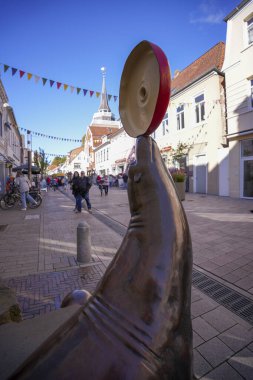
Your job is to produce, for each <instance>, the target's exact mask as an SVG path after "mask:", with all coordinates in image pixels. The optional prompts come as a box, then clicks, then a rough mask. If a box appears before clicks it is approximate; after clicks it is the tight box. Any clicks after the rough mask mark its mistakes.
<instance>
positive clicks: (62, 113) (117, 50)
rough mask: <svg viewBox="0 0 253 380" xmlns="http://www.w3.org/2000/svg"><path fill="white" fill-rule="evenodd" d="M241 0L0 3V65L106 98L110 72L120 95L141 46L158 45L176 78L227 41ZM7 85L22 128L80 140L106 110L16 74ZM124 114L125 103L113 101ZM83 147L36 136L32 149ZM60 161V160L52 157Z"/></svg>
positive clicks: (7, 76) (111, 86) (5, 78)
mask: <svg viewBox="0 0 253 380" xmlns="http://www.w3.org/2000/svg"><path fill="white" fill-rule="evenodd" d="M239 3H240V1H239V0H223V1H219V0H203V1H202V0H200V1H198V0H188V1H182V0H177V1H170V0H156V1H154V0H146V1H144V0H135V1H134V0H128V1H126V2H125V1H124V2H121V1H120V0H107V1H106V0H105V1H101V0H94V1H87V0H22V1H20V0H9V1H6V0H0V10H1V43H0V62H1V63H2V64H7V65H9V66H10V67H14V68H18V69H21V70H24V71H25V72H29V73H32V74H37V75H38V76H40V77H44V78H48V79H52V80H55V81H56V82H57V81H58V82H61V83H65V84H69V85H72V86H74V87H80V88H85V89H89V90H93V91H95V92H96V91H97V92H100V91H101V86H102V75H101V71H100V68H101V67H102V66H105V67H106V68H107V77H106V85H107V92H108V93H109V94H112V95H117V96H118V94H119V84H120V78H121V73H122V69H123V66H124V63H125V60H126V59H127V57H128V55H129V53H130V51H131V50H132V49H133V48H134V46H136V45H137V44H138V43H139V42H140V41H142V40H144V39H145V40H149V41H151V42H153V43H155V44H157V45H159V46H160V47H161V48H162V49H163V51H164V52H165V54H166V56H167V58H168V61H169V64H170V67H171V72H172V74H173V73H174V71H175V70H176V69H179V70H182V69H183V68H185V67H186V66H188V65H189V64H190V63H191V62H193V61H194V60H195V59H197V58H198V57H200V56H201V55H202V54H204V53H205V52H206V51H207V50H209V49H210V48H211V47H212V46H214V45H215V44H216V43H218V42H219V41H224V42H225V41H226V23H225V22H224V21H223V18H224V17H225V16H226V15H227V14H229V13H230V12H231V11H232V10H233V9H234V8H235V7H236V5H238V4H239ZM0 72H1V79H2V82H3V84H4V86H5V89H6V92H7V95H8V98H9V104H10V105H11V106H12V107H13V109H14V113H15V116H16V119H17V122H18V125H19V127H20V128H25V129H28V130H32V131H34V132H38V133H42V134H46V135H49V136H57V137H61V138H69V139H81V137H82V136H83V134H84V133H85V132H86V129H87V126H88V125H89V124H90V122H91V120H92V115H93V114H94V112H96V111H97V109H98V107H99V99H98V98H97V97H96V96H95V95H93V97H92V98H90V96H89V95H88V94H87V95H86V96H85V97H84V96H83V94H82V93H80V94H79V95H77V94H76V92H75V93H71V91H70V89H69V88H68V89H67V90H66V91H64V90H63V88H62V87H61V88H60V89H59V90H57V88H56V84H54V86H53V87H52V88H51V87H50V85H49V83H48V82H47V83H46V84H45V86H43V85H42V81H41V80H40V81H39V83H37V84H36V83H35V80H34V77H33V78H31V80H28V79H27V77H26V76H24V77H23V78H22V79H20V78H19V73H18V72H17V73H16V74H15V76H12V75H11V70H10V69H9V70H8V71H7V72H6V73H3V66H2V65H0ZM110 107H111V109H112V111H113V112H114V113H115V115H116V117H118V116H119V113H118V101H117V102H114V100H113V99H112V100H111V101H110ZM77 145H79V144H77V143H74V142H65V141H58V140H52V139H48V138H42V137H40V136H35V135H33V136H32V148H33V150H34V149H38V148H39V147H41V148H42V149H44V150H45V152H46V153H51V154H61V155H62V154H66V153H67V152H68V151H70V150H71V149H73V148H75V147H77ZM49 158H50V159H53V157H49Z"/></svg>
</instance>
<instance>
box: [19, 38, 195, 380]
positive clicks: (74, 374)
mask: <svg viewBox="0 0 253 380" xmlns="http://www.w3.org/2000/svg"><path fill="white" fill-rule="evenodd" d="M169 96H170V73H169V66H168V62H167V59H166V57H165V55H164V53H163V52H162V50H161V49H160V48H159V47H158V46H156V45H154V44H152V43H150V42H148V41H143V42H141V43H140V44H139V45H137V46H136V47H135V48H134V50H133V51H132V52H131V54H130V56H129V57H128V59H127V61H126V64H125V67H124V70H123V74H122V78H121V85H120V104H119V110H120V115H121V119H122V122H123V125H124V128H125V130H126V132H127V133H128V134H129V135H131V136H134V137H137V140H136V162H135V163H134V164H132V165H131V166H130V169H129V177H128V198H129V204H130V211H131V219H130V222H129V226H128V229H127V232H126V235H125V237H124V238H123V241H122V243H121V246H120V247H119V249H118V251H117V253H116V255H115V257H114V259H113V260H112V262H111V264H110V265H109V267H108V268H107V270H106V272H105V274H104V276H103V278H102V279H101V281H100V283H99V284H98V286H97V288H96V290H95V292H94V294H93V295H90V294H88V292H84V297H83V301H82V302H83V304H84V307H83V309H82V313H81V315H80V318H79V322H78V323H76V324H74V326H71V328H69V331H68V332H67V333H66V334H65V335H63V336H58V337H57V336H56V337H55V338H54V339H55V340H54V341H53V342H49V343H48V351H47V349H46V347H45V348H44V351H43V352H40V353H38V355H37V358H36V357H35V358H34V359H33V362H32V363H28V364H27V366H25V367H24V368H23V371H21V373H20V375H21V378H22V376H24V378H33V379H47V380H49V379H53V380H55V379H72V378H73V379H86V380H123V379H124V380H144V379H145V380H151V379H153V380H154V379H157V380H158V379H159V380H162V379H170V380H190V379H192V328H191V315H190V306H191V271H192V246H191V238H190V233H189V227H188V223H187V220H186V216H185V213H184V210H183V207H182V204H181V202H180V200H179V199H178V196H177V193H176V190H175V187H174V185H173V180H172V178H171V176H170V174H169V173H168V171H167V169H166V167H165V166H164V163H163V160H162V158H161V155H160V152H159V149H158V147H157V145H156V143H155V141H154V140H153V139H152V138H151V137H150V136H149V134H150V133H152V132H153V131H154V130H155V129H156V128H157V127H158V126H159V124H160V122H161V120H162V118H163V116H164V113H165V112H166V110H167V106H168V102H169ZM75 301H77V302H79V303H80V293H78V297H77V298H76V297H75V292H73V294H72V295H68V297H67V298H66V300H65V301H64V302H63V305H64V307H66V306H67V305H68V304H71V303H73V302H75Z"/></svg>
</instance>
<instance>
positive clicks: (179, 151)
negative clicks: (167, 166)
mask: <svg viewBox="0 0 253 380" xmlns="http://www.w3.org/2000/svg"><path fill="white" fill-rule="evenodd" d="M191 148H192V144H187V143H182V142H180V141H179V143H178V144H177V147H176V148H175V149H174V148H173V149H172V152H171V156H172V158H173V160H174V161H177V162H180V159H181V158H182V157H184V156H186V155H187V154H188V153H189V151H190V149H191Z"/></svg>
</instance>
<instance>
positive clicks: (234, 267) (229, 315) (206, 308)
mask: <svg viewBox="0 0 253 380" xmlns="http://www.w3.org/2000/svg"><path fill="white" fill-rule="evenodd" d="M90 198H91V201H92V206H93V215H90V214H89V213H88V212H87V211H84V212H82V213H81V214H75V213H73V204H74V203H73V197H72V195H71V193H70V192H69V191H67V192H64V191H62V192H61V191H56V192H53V191H50V192H48V193H46V194H44V200H43V206H42V207H40V208H39V209H36V210H28V211H27V212H22V211H19V210H6V211H4V210H0V277H2V278H3V279H4V281H5V283H7V284H8V286H10V287H12V288H14V289H15V290H16V293H17V297H18V301H19V302H20V305H21V307H22V312H23V317H24V319H27V318H33V317H36V316H38V315H40V314H43V313H47V312H49V311H51V310H54V309H56V308H58V307H59V306H60V303H61V301H62V299H63V298H64V296H65V295H66V294H67V293H68V292H69V291H71V290H73V289H78V288H79V289H80V288H85V289H87V290H89V291H93V290H94V288H95V286H96V284H97V282H98V281H99V279H100V278H101V276H102V275H103V273H104V271H105V269H106V266H107V265H108V263H109V262H110V260H111V258H112V257H113V256H114V254H115V252H116V251H117V248H118V247H119V245H120V243H121V240H122V236H123V235H124V233H125V231H126V227H127V225H128V221H129V209H128V200H127V194H126V191H124V190H119V189H111V190H110V191H109V195H108V196H107V197H105V196H103V197H101V196H100V193H99V191H98V189H97V188H96V187H92V189H91V194H90ZM183 205H184V208H185V211H186V214H187V218H188V222H189V225H190V230H191V235H192V242H193V253H194V271H193V287H192V309H191V311H192V324H193V337H194V340H193V344H194V368H195V374H196V376H197V378H201V379H252V378H253V359H252V358H253V327H252V326H253V323H252V321H253V319H252V317H253V302H252V301H253V275H252V269H253V244H252V243H253V234H252V230H253V228H252V227H253V214H252V213H250V212H249V210H250V209H253V202H252V201H250V200H242V199H231V198H224V197H216V196H201V195H197V194H187V196H186V200H185V201H184V202H183ZM83 220H85V221H87V223H88V224H89V226H90V231H91V242H92V252H93V254H92V262H91V263H89V264H87V265H79V264H78V263H77V260H76V229H77V226H78V223H79V222H80V221H83ZM226 301H227V302H226ZM228 301H229V302H228ZM231 306H232V307H231Z"/></svg>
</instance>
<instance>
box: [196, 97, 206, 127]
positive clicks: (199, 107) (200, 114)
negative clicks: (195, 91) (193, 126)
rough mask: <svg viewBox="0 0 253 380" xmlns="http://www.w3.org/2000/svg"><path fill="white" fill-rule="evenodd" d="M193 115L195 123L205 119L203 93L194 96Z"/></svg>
mask: <svg viewBox="0 0 253 380" xmlns="http://www.w3.org/2000/svg"><path fill="white" fill-rule="evenodd" d="M195 115H196V123H200V122H201V121H204V120H205V100H204V94H201V95H199V96H196V98H195Z"/></svg>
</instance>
